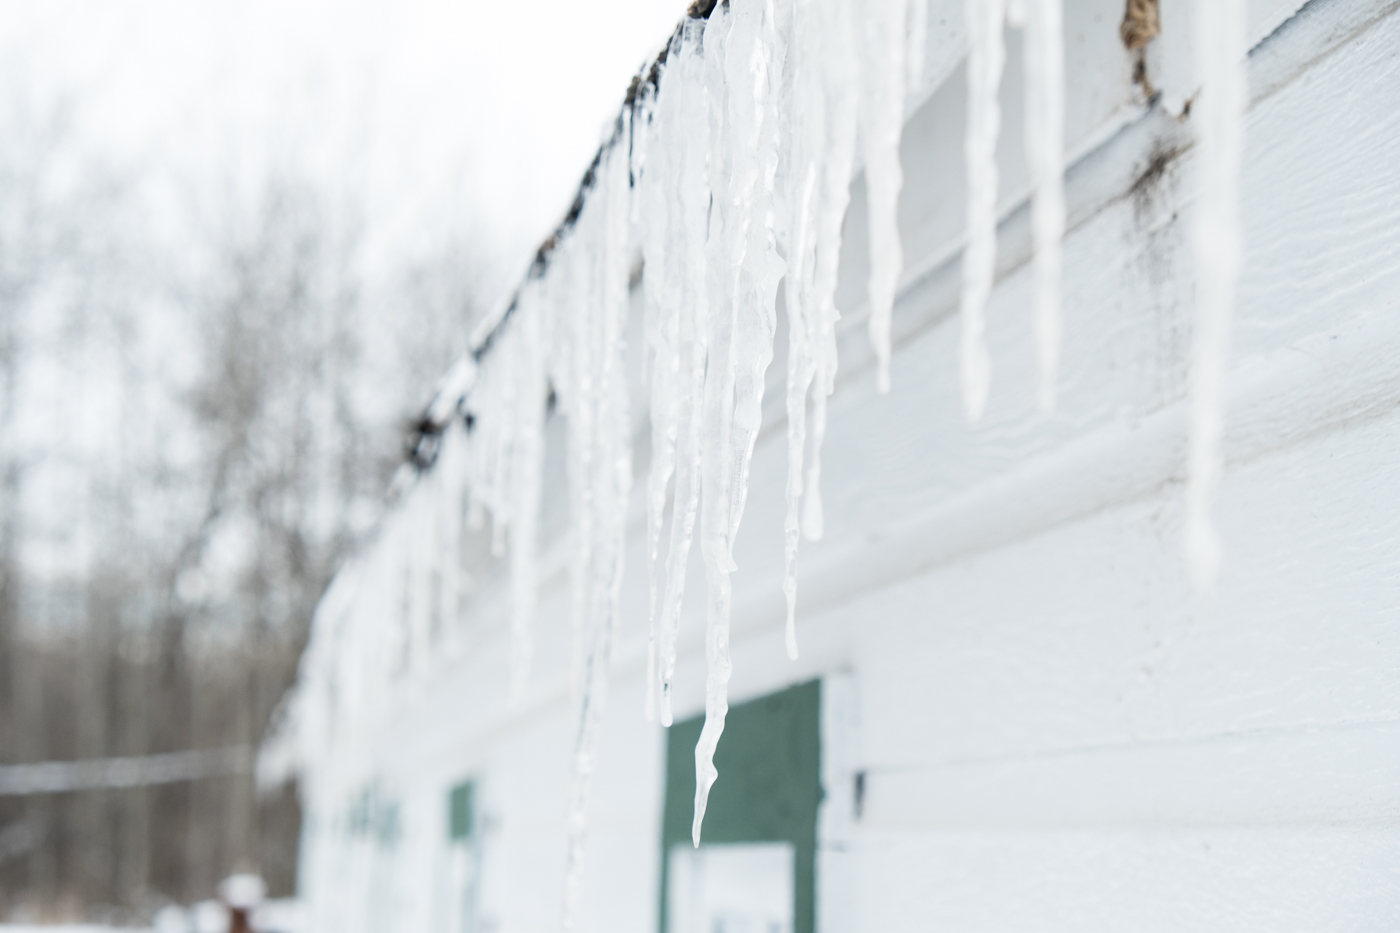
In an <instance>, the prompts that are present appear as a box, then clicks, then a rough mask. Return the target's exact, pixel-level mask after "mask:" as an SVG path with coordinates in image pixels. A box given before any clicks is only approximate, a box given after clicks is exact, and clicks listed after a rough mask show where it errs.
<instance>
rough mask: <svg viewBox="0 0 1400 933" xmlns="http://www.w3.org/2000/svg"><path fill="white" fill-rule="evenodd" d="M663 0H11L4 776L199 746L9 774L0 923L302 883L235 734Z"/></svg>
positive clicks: (263, 724)
mask: <svg viewBox="0 0 1400 933" xmlns="http://www.w3.org/2000/svg"><path fill="white" fill-rule="evenodd" d="M682 11H683V4H682V3H679V2H677V0H607V2H604V3H590V4H584V3H578V2H567V0H539V2H533V3H493V2H488V0H401V2H399V3H394V4H387V3H382V2H368V0H343V2H325V0H278V2H270V0H238V2H231V0H208V2H189V0H181V2H175V0H122V2H114V0H104V2H96V0H46V2H44V3H34V2H30V3H20V2H12V0H0V769H3V768H5V767H10V766H14V765H21V764H25V763H36V762H93V761H99V760H105V759H111V758H120V757H128V756H149V755H153V754H158V753H185V752H189V751H191V750H196V751H200V750H202V751H204V752H207V754H204V755H203V756H202V757H201V756H199V755H195V756H193V757H191V756H188V755H186V756H184V757H179V756H178V755H177V756H176V757H175V758H170V759H161V761H162V762H163V764H162V765H161V767H162V768H164V770H163V771H162V770H160V769H155V770H152V768H151V767H147V768H145V770H141V769H137V770H136V771H130V769H128V772H126V777H125V778H121V774H120V773H119V772H120V769H119V768H117V769H116V770H114V767H115V766H114V765H113V763H111V762H107V763H106V764H105V765H103V766H102V768H97V765H93V766H91V767H89V768H88V770H86V771H82V770H81V769H80V770H79V771H78V772H74V771H73V769H72V768H69V769H68V771H63V770H62V769H59V770H53V769H50V770H49V771H45V772H42V773H40V772H35V771H34V770H33V769H31V770H30V771H27V772H23V775H21V772H19V771H16V770H14V769H13V768H11V771H9V772H5V773H8V774H10V775H11V778H12V779H11V780H9V781H8V783H6V781H5V780H3V779H0V921H9V922H60V921H63V922H73V921H90V922H104V923H112V924H130V925H135V924H146V923H149V922H150V919H151V918H152V917H153V916H155V914H156V912H157V911H158V910H159V909H160V908H162V907H163V906H166V905H170V904H189V903H193V902H196V901H200V900H203V899H207V898H210V897H211V896H213V894H214V891H215V886H216V884H217V883H218V882H219V880H220V879H222V878H224V877H226V876H227V875H229V874H230V873H232V872H250V873H256V874H260V875H261V876H262V877H263V878H264V879H265V880H266V883H267V885H268V894H269V895H270V896H272V897H285V896H286V895H289V894H290V893H292V892H293V890H294V888H295V884H296V853H297V837H298V832H299V815H298V807H297V798H296V790H295V788H294V787H287V788H284V789H283V790H281V791H280V792H277V793H274V794H270V795H269V794H262V795H260V794H258V793H257V792H256V791H255V789H254V785H253V780H252V776H251V773H250V768H251V754H250V750H251V749H252V748H253V747H254V746H256V744H257V743H258V741H259V740H260V738H261V737H262V736H263V734H264V732H265V731H266V729H267V727H268V724H269V721H270V719H271V718H272V717H273V716H274V715H275V713H276V710H277V708H278V703H279V701H280V699H281V698H282V696H283V694H284V693H285V691H286V689H287V687H288V685H289V684H290V682H291V680H292V678H293V677H294V674H295V670H296V665H297V660H298V656H299V653H300V651H301V648H302V645H303V642H304V640H305V637H306V633H307V628H308V623H309V621H310V617H311V613H312V610H313V608H314V606H315V604H316V602H317V600H318V598H319V597H320V595H321V592H322V591H323V589H324V588H325V586H326V584H327V582H328V581H329V579H330V578H331V576H332V575H333V574H334V572H335V570H336V567H337V566H338V564H339V563H340V562H341V561H342V560H343V559H344V558H345V557H346V556H347V554H349V553H350V552H351V551H352V550H353V549H354V548H355V547H356V544H357V542H359V541H360V540H362V539H363V537H364V536H365V535H366V533H367V532H369V531H370V530H371V529H372V528H373V527H374V525H375V522H376V520H377V517H378V515H379V514H380V509H381V506H382V503H383V501H384V496H385V492H386V488H387V484H388V480H389V477H390V475H391V474H392V472H393V470H394V469H395V467H396V466H397V465H398V463H399V462H401V460H402V456H403V438H404V435H405V430H406V426H407V424H408V423H409V421H410V420H411V419H412V417H413V415H414V414H415V413H416V412H417V410H418V409H419V408H420V407H421V406H422V404H423V403H424V402H425V401H426V400H427V398H428V396H429V394H430V392H431V390H432V387H433V384H434V382H435V380H436V378H437V377H438V376H439V375H440V374H442V373H443V372H444V371H445V369H446V368H447V366H448V364H449V363H450V361H451V360H452V359H453V358H454V357H455V356H456V355H458V354H460V353H462V352H463V351H464V350H465V348H466V343H467V337H468V333H469V330H470V325H471V323H472V321H473V319H474V318H476V317H477V316H478V315H480V314H482V313H484V312H485V311H486V310H488V309H489V308H490V306H491V305H492V304H493V302H495V301H496V300H497V299H498V298H499V296H500V295H501V293H502V292H503V291H504V290H505V289H506V287H507V286H508V285H509V284H511V283H512V280H513V279H514V277H515V276H516V274H517V273H518V272H519V270H520V269H521V268H523V263H524V261H525V259H526V258H527V256H528V254H529V253H530V251H531V249H532V246H533V244H534V243H536V242H537V241H538V240H539V239H541V238H542V237H543V236H544V235H545V234H546V233H547V232H548V231H549V229H550V228H552V226H553V224H554V222H555V221H556V219H557V217H558V215H559V214H560V213H562V211H563V209H564V208H565V207H567V205H568V202H569V201H570V200H571V199H572V197H573V192H574V188H575V186H576V184H577V180H578V177H579V174H580V172H581V170H582V169H583V167H584V166H585V165H586V164H587V162H588V160H589V158H590V157H591V155H592V152H593V150H594V149H595V147H596V146H597V143H598V140H599V135H600V133H601V131H602V128H603V127H604V125H605V124H608V123H610V121H611V119H612V117H613V115H614V114H615V112H616V108H617V106H618V103H619V102H620V99H621V96H622V93H623V91H624V90H625V88H626V86H627V83H628V81H629V79H630V77H631V74H632V72H633V71H634V70H635V69H636V68H637V67H638V66H639V65H640V63H641V62H642V60H643V58H644V57H645V56H646V55H647V54H648V53H650V52H651V51H653V50H654V49H655V48H656V47H657V46H658V44H659V43H660V42H662V41H664V39H665V37H666V36H667V35H668V34H669V32H670V30H671V28H672V26H673V25H674V23H675V21H676V19H677V18H678V17H679V16H680V14H681V13H682ZM118 764H119V763H118ZM93 768H97V770H93ZM103 768H105V770H103ZM75 773H76V774H78V775H79V779H75V778H74V774H75ZM133 774H134V775H135V777H133V776H132V775H133ZM16 775H21V776H22V777H24V780H21V779H20V778H19V777H15V776H16ZM36 775H37V777H36ZM83 775H86V777H83ZM114 775H115V777H114ZM75 780H76V783H75ZM65 781H66V782H67V783H65ZM84 782H86V783H84ZM91 785H99V786H96V787H95V788H94V787H92V786H91ZM123 785H125V786H123ZM74 787H89V789H73V788H74Z"/></svg>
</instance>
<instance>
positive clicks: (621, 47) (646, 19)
mask: <svg viewBox="0 0 1400 933" xmlns="http://www.w3.org/2000/svg"><path fill="white" fill-rule="evenodd" d="M684 6H685V0H590V2H584V0H394V2H385V0H43V2H35V0H28V2H23V0H0V82H3V84H7V85H9V86H10V87H11V88H14V89H16V90H17V91H18V92H19V93H21V94H22V95H23V96H25V97H27V98H29V99H30V100H31V101H32V102H37V103H43V102H45V101H51V100H54V99H57V98H60V97H62V98H65V99H68V100H69V101H71V102H73V104H74V105H75V107H76V110H77V112H78V115H79V120H78V123H79V126H80V129H81V133H82V135H83V136H84V137H85V138H86V141H87V142H88V144H89V145H91V146H93V147H95V148H97V149H98V150H100V151H102V152H104V153H107V154H109V155H111V156H112V157H113V158H114V159H117V160H120V161H123V162H126V163H128V164H136V165H141V166H154V167H168V168H170V169H171V170H173V171H174V172H175V173H177V174H179V175H180V176H181V177H182V178H185V179H187V180H188V182H191V183H193V184H195V185H200V184H204V183H208V184H210V185H219V184H226V183H227V182H228V180H229V179H231V178H232V179H235V180H237V179H243V180H248V179H256V178H259V177H261V173H263V172H264V171H265V169H266V168H267V167H268V166H273V167H281V168H288V169H293V170H296V171H300V172H309V173H313V174H315V175H317V176H318V177H321V178H324V179H326V180H327V181H328V182H330V183H331V184H333V185H344V186H347V187H348V188H350V189H353V190H356V191H358V192H360V193H362V194H363V195H364V196H365V199H366V202H367V204H368V205H369V208H370V211H371V216H372V219H373V223H374V225H375V229H376V230H377V232H378V234H379V236H381V237H388V238H389V239H390V240H392V239H394V238H400V237H407V238H413V237H415V236H419V235H423V234H424V230H423V227H424V225H427V226H429V227H431V226H433V225H436V224H441V223H442V222H443V217H444V216H445V215H455V214H457V213H461V212H467V213H472V214H479V215H480V218H481V221H480V224H479V225H478V226H480V227H481V228H482V229H483V232H484V233H485V235H486V236H487V237H488V238H489V241H490V242H491V243H493V244H494V245H495V247H496V248H497V250H498V252H499V254H500V255H498V257H497V258H498V259H500V260H503V261H504V262H506V263H507V264H508V265H511V266H515V265H517V264H518V263H523V261H524V258H525V256H524V253H525V252H526V251H528V250H529V248H530V247H531V245H532V244H533V243H535V242H536V241H538V240H539V239H540V238H541V237H542V236H543V235H544V234H545V233H546V232H547V231H548V230H549V229H550V228H551V227H552V225H553V224H554V222H555V221H556V219H557V218H558V216H559V215H560V214H561V213H562V212H563V210H564V209H565V208H566V207H567V204H568V201H569V199H570V198H571V197H572V195H573V190H574V187H575V185H576V183H577V181H578V179H579V177H580V175H581V174H582V171H583V169H584V168H585V167H586V165H587V162H588V160H589V159H590V158H591V156H592V153H593V151H594V149H595V148H596V146H597V144H598V141H599V138H600V134H601V129H602V127H603V126H604V125H605V124H606V123H607V122H609V121H610V120H611V118H612V116H613V115H614V114H615V113H616V110H617V107H618V105H619V103H620V101H621V98H622V95H623V93H624V92H625V90H626V87H627V83H628V81H629V80H630V78H631V75H632V74H633V73H634V72H635V70H636V69H637V67H638V66H639V65H640V64H641V62H642V60H643V59H644V58H645V57H647V56H648V55H650V54H651V53H653V52H654V51H655V50H656V49H657V48H658V47H659V45H660V43H661V42H663V41H664V40H665V38H666V37H667V36H668V35H669V33H670V30H671V28H672V27H673V26H674V24H675V21H676V20H677V19H678V18H679V17H680V16H681V14H682V12H683V10H684ZM428 235H431V231H428ZM517 253H518V254H519V255H518V257H516V256H515V254H517Z"/></svg>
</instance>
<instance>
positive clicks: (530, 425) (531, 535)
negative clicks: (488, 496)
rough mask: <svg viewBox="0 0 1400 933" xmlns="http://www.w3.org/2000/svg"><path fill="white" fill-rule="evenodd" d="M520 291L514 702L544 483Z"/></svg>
mask: <svg viewBox="0 0 1400 933" xmlns="http://www.w3.org/2000/svg"><path fill="white" fill-rule="evenodd" d="M527 294H528V303H524V302H526V301H527V298H526V297H525V296H522V299H521V300H522V303H523V304H522V306H521V307H520V308H519V309H518V310H517V312H516V317H515V320H514V321H513V327H514V331H515V332H514V333H513V334H512V338H513V340H514V342H515V345H516V346H515V350H516V353H517V354H519V357H520V360H519V368H518V371H517V373H518V379H519V393H520V405H519V409H518V412H517V415H516V432H517V440H516V445H515V463H514V466H513V468H512V469H513V472H514V474H515V480H514V483H513V487H512V488H513V491H514V496H515V498H514V502H513V503H512V507H511V508H512V512H513V513H514V516H515V529H514V532H513V534H512V536H511V542H510V545H511V548H510V556H511V653H510V703H511V705H515V704H517V703H519V702H520V698H521V697H522V696H523V694H524V692H525V686H526V683H527V681H528V679H529V674H530V663H531V660H532V659H533V657H534V640H533V634H532V631H533V627H534V617H535V604H536V601H537V592H538V589H539V570H538V562H539V561H538V550H539V515H540V484H541V475H542V471H543V460H544V406H545V393H546V388H545V377H544V357H543V345H542V340H541V336H540V313H541V312H540V310H539V309H538V308H537V307H536V305H535V301H537V300H538V299H537V297H536V296H535V295H534V294H533V292H530V293H527Z"/></svg>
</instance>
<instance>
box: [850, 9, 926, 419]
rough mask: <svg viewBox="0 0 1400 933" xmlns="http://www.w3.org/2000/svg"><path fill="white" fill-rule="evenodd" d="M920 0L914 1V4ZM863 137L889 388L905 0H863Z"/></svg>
mask: <svg viewBox="0 0 1400 933" xmlns="http://www.w3.org/2000/svg"><path fill="white" fill-rule="evenodd" d="M922 2H923V0H914V3H915V5H916V6H918V5H919V4H921V3H922ZM861 12H862V17H861V19H862V23H861V25H862V27H863V28H862V30H861V32H862V38H863V40H864V41H863V42H862V43H861V58H862V61H861V86H862V90H863V98H864V99H863V101H862V106H861V140H862V142H863V143H864V149H865V191H866V206H867V208H868V211H869V216H870V223H869V227H870V230H869V235H870V282H869V287H870V342H871V344H872V345H873V346H874V347H875V367H876V369H875V372H876V376H875V383H876V386H877V388H878V389H879V391H880V392H882V393H884V392H888V391H889V390H890V318H891V315H892V314H893V313H894V296H895V289H896V287H897V286H898V285H899V274H900V272H901V271H903V269H904V250H903V247H902V246H901V245H900V242H899V225H898V222H897V221H898V208H899V191H900V189H901V188H902V187H903V186H904V171H903V169H901V167H900V164H899V137H900V134H901V132H902V131H903V129H904V88H905V84H906V82H907V80H908V75H907V73H906V72H907V68H906V64H905V59H906V54H907V47H908V42H909V40H908V37H907V36H906V34H905V26H906V20H907V19H908V12H909V11H908V3H907V0H866V3H865V4H864V6H863V8H862V10H861Z"/></svg>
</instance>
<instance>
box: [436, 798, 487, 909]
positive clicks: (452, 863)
mask: <svg viewBox="0 0 1400 933" xmlns="http://www.w3.org/2000/svg"><path fill="white" fill-rule="evenodd" d="M445 869H446V870H445V875H446V878H445V889H446V909H445V910H444V911H443V914H442V916H443V928H444V929H445V931H446V933H476V931H477V928H478V924H477V887H478V880H479V878H480V875H481V846H480V834H479V833H478V832H477V820H476V782H474V781H463V782H461V783H460V784H456V785H454V786H453V787H452V789H451V790H450V791H448V793H447V859H446V866H445Z"/></svg>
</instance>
